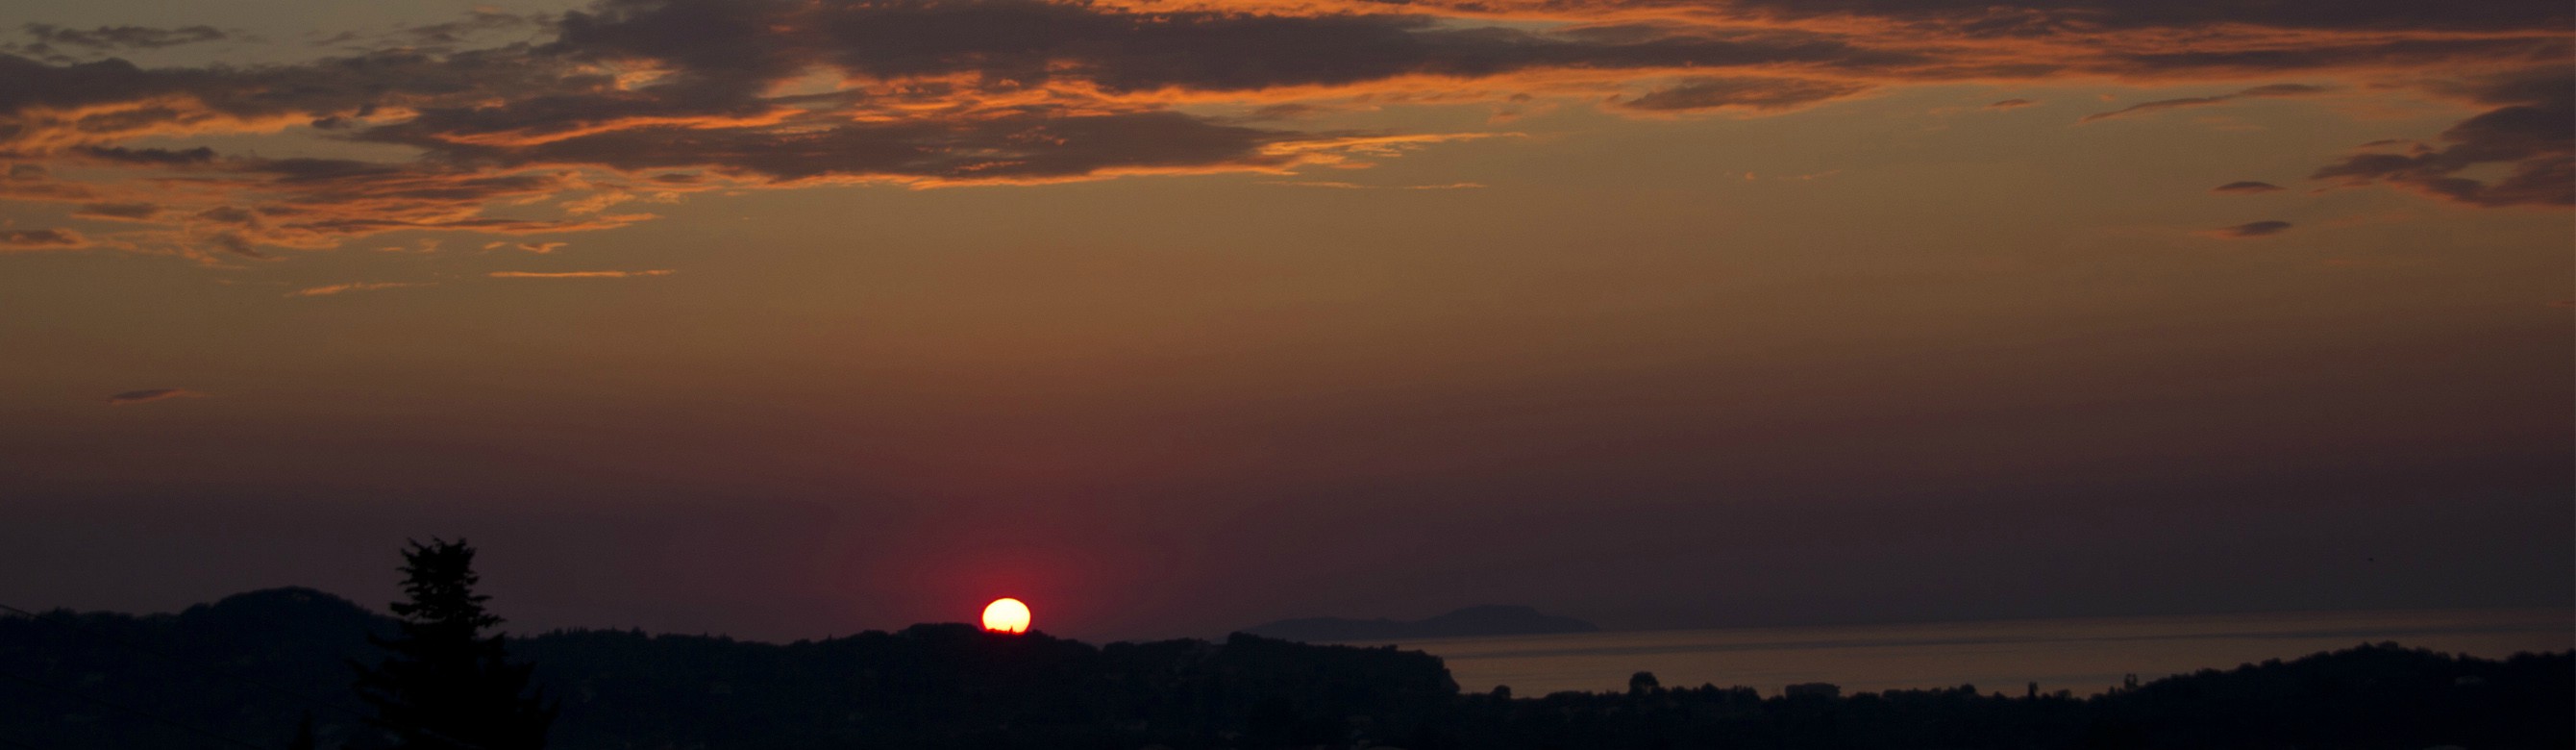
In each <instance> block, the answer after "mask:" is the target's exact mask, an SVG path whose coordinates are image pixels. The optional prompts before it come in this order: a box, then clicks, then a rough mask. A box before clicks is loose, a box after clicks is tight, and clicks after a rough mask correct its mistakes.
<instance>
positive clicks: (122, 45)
mask: <svg viewBox="0 0 2576 750" xmlns="http://www.w3.org/2000/svg"><path fill="white" fill-rule="evenodd" d="M22 28H24V29H25V30H26V32H27V35H28V36H31V37H35V38H36V41H37V42H38V43H41V44H47V45H61V46H70V47H81V48H85V49H90V50H97V51H109V50H126V49H159V48H162V47H176V46H179V45H182V44H195V43H198V42H211V41H216V40H219V39H225V38H228V37H230V36H231V35H230V34H228V33H225V32H224V30H222V29H218V28H215V27H212V26H182V27H179V28H175V29H165V28H159V27H153V26H100V27H97V28H91V29H67V28H63V27H60V26H55V25H52V24H44V23H31V24H27V25H26V26H24V27H22Z"/></svg>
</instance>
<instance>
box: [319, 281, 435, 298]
mask: <svg viewBox="0 0 2576 750" xmlns="http://www.w3.org/2000/svg"><path fill="white" fill-rule="evenodd" d="M418 286H431V285H430V284H421V283H411V282H398V281H353V282H349V283H345V284H326V285H323V286H314V287H305V288H303V289H297V290H295V291H292V292H288V293H286V296H289V297H328V296H331V295H334V294H342V293H346V292H367V291H374V290H378V289H403V288H407V287H418Z"/></svg>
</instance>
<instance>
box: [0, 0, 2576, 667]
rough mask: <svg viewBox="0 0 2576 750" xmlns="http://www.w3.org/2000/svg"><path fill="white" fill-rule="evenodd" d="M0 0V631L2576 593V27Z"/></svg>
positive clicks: (896, 621)
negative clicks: (101, 624) (423, 608)
mask: <svg viewBox="0 0 2576 750" xmlns="http://www.w3.org/2000/svg"><path fill="white" fill-rule="evenodd" d="M400 5H401V7H399V8H391V7H387V6H384V5H383V4H377V3H354V2H345V1H332V2H324V1H321V0H245V1H243V2H235V3H224V4H209V3H196V2H177V1H174V0H83V1H82V2H67V1H62V0H28V1H24V2H17V3H12V4H11V5H10V10H8V11H7V12H6V13H5V14H0V73H5V74H0V222H5V225H0V603H6V604H9V605H12V606H17V607H23V608H38V607H58V606H59V607H73V608H80V609H115V610H124V611H170V610H175V609H178V608H182V607H185V606H187V605H189V604H193V603H197V602H203V601H210V600H213V599H215V598H218V597H221V596H224V595H227V594H231V593H236V592H240V591H245V590H250V589H255V588H263V587H270V586H283V585H304V586H313V587H317V588H321V589H323V590H326V591H331V592H334V593H338V594H341V595H344V596H348V597H350V598H352V599H355V600H357V601H360V602H363V603H368V604H371V605H381V604H382V603H383V602H385V601H389V600H391V599H392V598H394V597H395V596H396V589H395V585H394V584H395V582H396V580H397V578H396V574H395V572H394V570H393V568H394V566H395V565H396V564H397V563H398V556H397V554H396V553H397V551H398V550H399V548H400V546H401V544H402V542H403V540H404V539H406V538H428V537H432V536H438V537H448V538H454V537H459V536H462V537H465V538H468V539H470V540H471V541H473V542H474V543H476V544H477V546H479V547H480V548H481V549H482V557H481V558H479V564H480V567H481V570H482V572H483V574H484V580H485V587H486V589H487V590H488V591H489V592H490V593H492V594H493V595H494V596H495V599H494V601H493V606H494V608H495V609H496V610H497V611H498V612H499V613H500V614H502V615H504V616H507V617H509V618H511V620H512V625H511V627H513V628H515V629H519V630H522V631H532V630H541V629H547V628H556V627H618V628H624V627H641V628H645V629H648V630H655V631H673V632H707V633H726V634H731V635H735V636H738V637H748V638H760V639H774V640H785V639H796V638H819V637H825V636H831V635H846V634H849V633H853V632H857V631H860V630H867V629H893V628H900V627H903V626H905V625H908V624H911V623H914V622H925V621H966V620H968V619H970V618H972V617H973V616H974V615H975V613H976V612H978V611H980V609H981V607H982V605H983V603H984V602H986V601H988V600H990V599H992V598H994V597H999V596H1014V597H1018V598H1020V599H1022V600H1025V601H1027V602H1029V604H1030V606H1031V608H1032V609H1033V610H1034V611H1035V619H1036V627H1037V628H1038V629H1040V630H1044V631H1048V632H1052V633H1056V634H1059V635H1067V636H1073V637H1081V638H1087V639H1131V638H1155V637H1170V636H1185V635H1186V636H1210V635H1219V634H1223V633H1225V632H1227V631H1229V630H1231V629H1235V628H1241V627H1247V626H1250V625H1254V624H1257V623H1261V622H1265V621H1268V620H1272V619H1278V618H1284V617H1298V616H1316V615H1339V616H1354V617H1378V616H1386V617H1398V618H1415V617H1422V616H1427V615H1431V614H1436V613H1439V612H1443V611H1446V610H1449V609H1452V608H1456V607H1461V606H1468V605H1477V604H1489V603H1509V604H1527V605H1532V606H1536V607H1539V608H1540V609H1542V610H1544V611H1547V612H1550V613H1558V614H1566V615H1571V616H1576V617H1581V618H1585V619H1588V620H1592V621H1594V622H1597V623H1600V624H1602V625H1604V626H1607V627H1613V628H1640V629H1642V628H1688V627H1715V626H1730V625H1782V624H1799V623H1862V622H1899V621H1934V620H1965V619H1990V618H2024V617H2071V616H2109V615H2130V614H2210V613H2230V612H2268V611H2292V610H2366V609H2440V608H2467V607H2556V608H2568V607H2576V593H2571V592H2576V572H2571V571H2576V565H2571V563H2576V458H2571V457H2572V456H2576V385H2571V383H2576V254H2571V253H2570V249H2571V238H2572V237H2576V224H2571V213H2570V207H2571V204H2576V167H2571V159H2576V143H2571V140H2576V136H2571V134H2576V112H2571V109H2572V107H2571V98H2576V57H2571V56H2572V55H2576V32H2571V23H2576V21H2571V18H2570V11H2569V9H2568V8H2567V7H2566V6H2565V4H2564V3H2563V2H2557V1H2556V0H2551V1H2549V2H2537V1H2530V2H2526V1H2523V0H2508V1H2505V2H2480V3H2422V2H2401V1H2398V0H2386V1H2380V0H2368V1H2364V2H2350V3H2276V2H2268V1H2262V0H2179V1H2160V2H2132V1H2130V0H2005V1H2004V2H1993V1H1991V0H1978V1H1977V2H1959V1H1957V0H1818V1H1814V2H1808V1H1805V0H1410V1H1407V2H1381V1H1377V0H1228V1H1224V2H1203V1H1198V0H1095V1H1094V2H1089V3H1071V2H1049V1H1045V0H794V1H790V0H596V1H595V2H585V1H580V0H547V1H545V2H532V3H523V4H508V5H476V4H468V3H460V2H421V3H406V4H400Z"/></svg>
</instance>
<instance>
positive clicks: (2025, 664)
mask: <svg viewBox="0 0 2576 750" xmlns="http://www.w3.org/2000/svg"><path fill="white" fill-rule="evenodd" d="M2392 641H2393V642H2396V643H2398V644H2400V645H2403V646H2407V647H2412V648H2426V649H2431V650H2434V651H2441V652H2445V653H2456V654H2467V655H2472V656H2480V657H2488V658H2500V657H2505V656H2511V655H2513V654H2515V653H2517V652H2546V651H2564V650H2568V649H2570V648H2576V612H2571V611H2570V610H2564V609H2488V610H2441V611H2396V612H2332V613H2275V614H2239V615H2217V616H2181V617H2115V618H2091V619H2063V620H2006V621H1994V622H1945V623H1922V624H1902V625H1845V626H1821V627H1820V626H1806V627H1776V628H1724V629H1715V630H1653V631H1617V632H1598V633H1573V634H1563V635H1528V636H1492V637H1478V638H1443V639H1430V640H1418V641H1404V642H1399V643H1395V644H1392V645H1396V646H1399V647H1401V648H1404V649H1419V650H1422V651H1426V652H1429V653H1431V654H1432V655H1435V656H1439V657H1441V658H1442V660H1444V661H1445V662H1447V664H1448V666H1449V672H1450V674H1451V676H1452V677H1454V678H1455V679H1456V680H1457V681H1458V687H1459V689H1461V690H1465V691H1470V692H1482V691H1487V690H1491V689H1493V688H1494V686H1497V685H1508V686H1510V687H1511V689H1512V693H1513V694H1514V695H1515V696H1520V697H1534V696H1538V695H1544V694H1547V693H1552V692H1558V691H1564V690H1586V691H1605V690H1608V691H1617V690H1625V689H1627V686H1628V679H1629V677H1630V676H1631V675H1634V674H1636V673H1637V672H1652V673H1654V675H1655V677H1656V680H1657V681H1658V682H1660V683H1661V684H1662V685H1663V686H1665V687H1685V686H1687V687H1697V686H1700V685H1702V684H1713V685H1717V686H1720V687H1734V686H1744V687H1751V688H1755V689H1757V690H1760V691H1761V692H1762V694H1763V695H1777V694H1779V692H1780V689H1781V688H1782V687H1783V686H1786V685H1792V684H1801V683H1815V682H1824V683H1832V684H1834V685H1837V686H1839V687H1841V688H1842V690H1843V692H1844V693H1846V694H1849V693H1854V692H1877V691H1885V690H1895V689H1921V688H1954V687H1958V686H1961V685H1970V686H1974V687H1975V688H1976V689H1977V690H1979V691H1980V692H2003V693H2007V694H2011V695H2021V694H2023V693H2024V692H2025V691H2027V690H2028V689H2029V686H2030V684H2031V683H2038V685H2039V689H2040V690H2041V691H2042V692H2046V693H2054V692H2057V691H2059V690H2067V691H2072V692H2074V693H2075V694H2077V695H2091V694H2095V693H2100V692H2103V691H2105V690H2109V689H2111V688H2114V687H2116V686H2119V685H2121V684H2123V683H2124V681H2126V680H2128V679H2131V678H2135V679H2137V680H2139V681H2141V682H2145V681H2153V680H2155V679H2156V678H2159V677H2165V676H2169V675H2174V674H2186V673H2190V672H2196V671H2199V670H2202V669H2213V668H2214V669H2232V668H2234V667H2236V666H2239V665H2242V664H2250V663H2255V662H2261V661H2265V660H2269V659H2280V660H2284V661H2287V660H2291V659H2296V658H2298V657H2301V656H2305V655H2308V654H2313V653H2317V652H2321V651H2333V650H2340V649H2346V648H2352V647H2354V646H2359V645H2362V644H2365V643H2382V642H2392ZM1381 645H1383V644H1381Z"/></svg>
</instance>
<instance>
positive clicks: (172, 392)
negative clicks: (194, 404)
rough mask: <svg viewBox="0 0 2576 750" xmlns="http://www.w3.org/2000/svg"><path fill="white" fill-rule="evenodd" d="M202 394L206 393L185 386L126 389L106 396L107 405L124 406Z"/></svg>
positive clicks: (196, 396)
mask: <svg viewBox="0 0 2576 750" xmlns="http://www.w3.org/2000/svg"><path fill="white" fill-rule="evenodd" d="M204 395H206V394H204V393H200V392H197V391H192V390H188V389H186V388H145V389H143V390H139V391H126V392H123V393H118V394H114V395H110V396H108V397H107V405H109V406H125V405H127V404H140V403H145V402H149V401H160V400H163V399H173V398H198V397H201V396H204Z"/></svg>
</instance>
